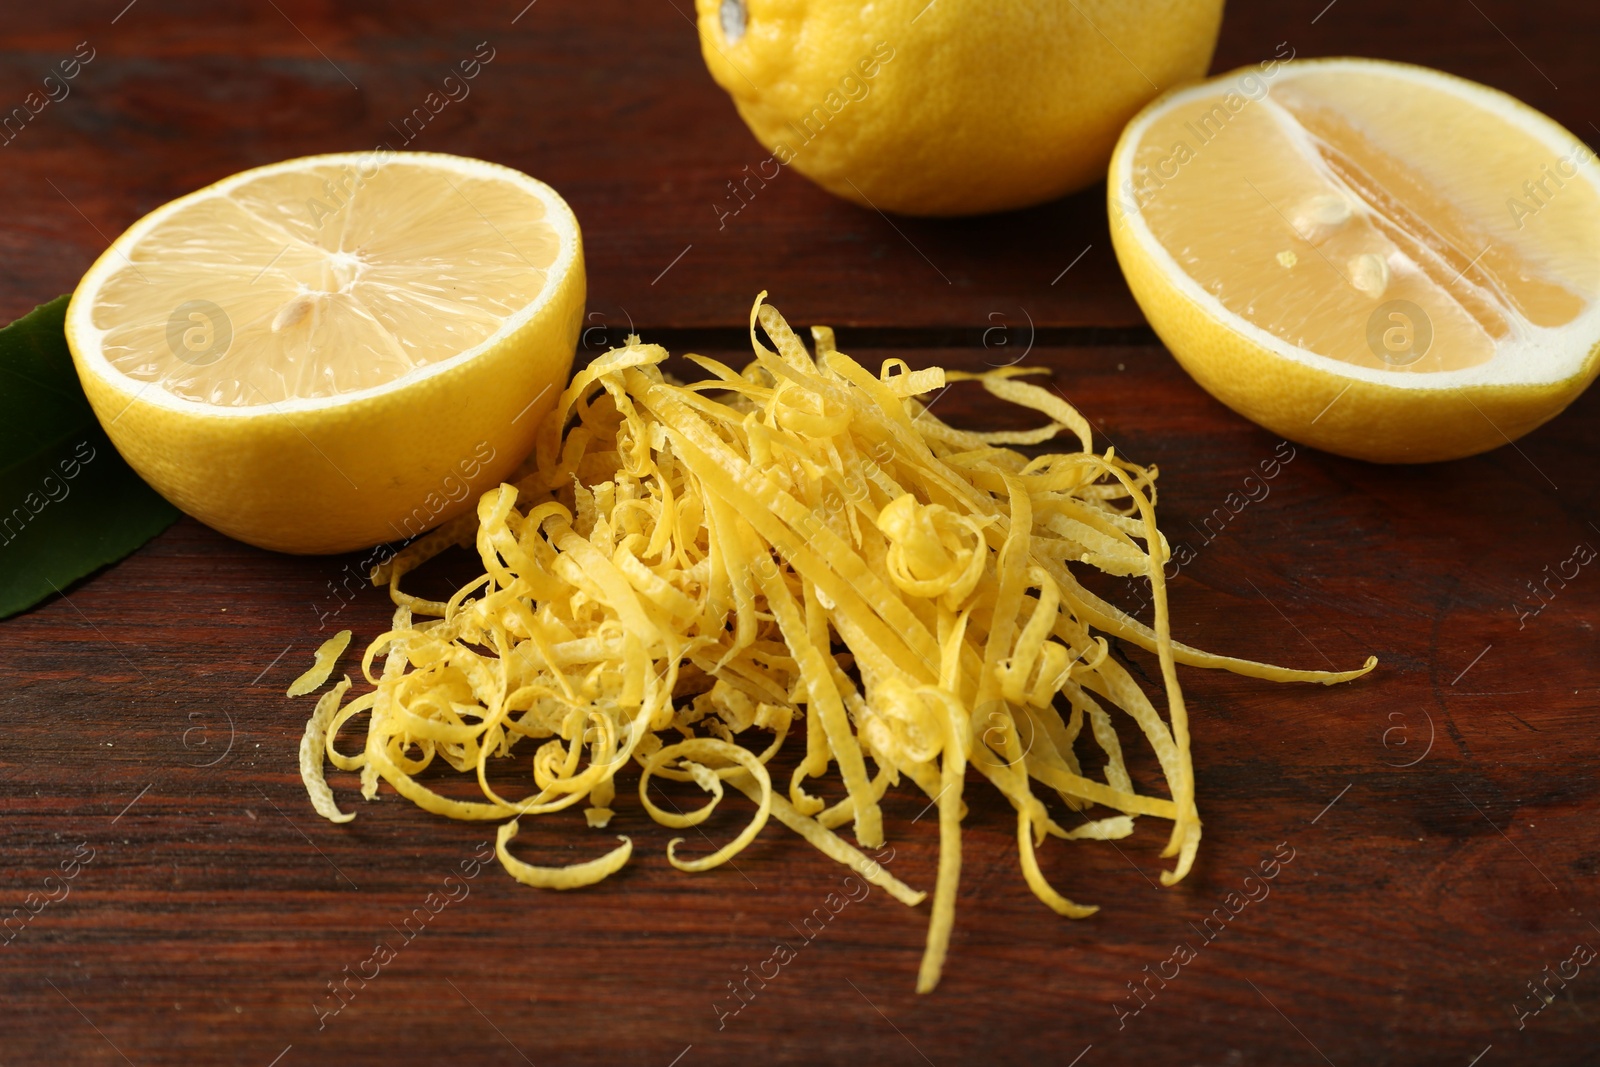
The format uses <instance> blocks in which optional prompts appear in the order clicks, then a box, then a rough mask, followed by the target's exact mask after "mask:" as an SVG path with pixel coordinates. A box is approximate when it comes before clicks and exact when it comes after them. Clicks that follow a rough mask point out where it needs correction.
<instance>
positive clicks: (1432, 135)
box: [1107, 59, 1600, 462]
mask: <svg viewBox="0 0 1600 1067" xmlns="http://www.w3.org/2000/svg"><path fill="white" fill-rule="evenodd" d="M1107 192H1108V201H1109V208H1110V214H1111V229H1112V240H1113V244H1114V245H1115V247H1116V251H1117V258H1118V260H1119V262H1120V263H1121V265H1122V269H1123V273H1124V274H1125V275H1126V276H1127V279H1128V284H1129V286H1130V287H1131V288H1132V290H1133V294H1134V296H1135V298H1137V300H1138V301H1139V305H1140V306H1141V307H1142V308H1143V309H1144V312H1145V315H1146V317H1148V318H1149V320H1150V323H1151V325H1152V326H1153V327H1154V328H1155V330H1156V332H1157V333H1158V334H1159V335H1160V336H1161V339H1162V340H1163V341H1164V342H1166V344H1167V347H1169V348H1170V349H1171V350H1172V353H1173V355H1175V356H1176V357H1177V359H1178V361H1179V362H1180V363H1182V364H1183V366H1184V367H1185V369H1187V370H1188V371H1189V373H1190V374H1192V375H1193V376H1194V378H1195V379H1196V380H1197V381H1198V382H1199V383H1200V384H1201V385H1202V386H1204V387H1205V388H1206V389H1207V390H1208V391H1209V392H1210V393H1211V394H1212V395H1213V396H1215V397H1217V398H1218V399H1219V400H1221V401H1222V402H1223V403H1225V404H1227V405H1228V406H1229V407H1231V408H1233V409H1234V410H1235V411H1238V412H1239V413H1240V414H1242V415H1245V416H1246V417H1248V418H1250V419H1253V420H1255V421H1256V422H1258V423H1260V424H1261V425H1263V426H1265V427H1267V428H1268V429H1271V430H1273V431H1274V432H1276V433H1279V434H1282V435H1284V436H1286V437H1289V438H1291V439H1293V440H1295V441H1299V442H1303V443H1305V444H1309V445H1312V446H1315V447H1318V448H1323V449H1326V450H1328V451H1330V452H1336V453H1339V454H1341V455H1346V456H1352V457H1356V458H1359V459H1368V460H1374V461H1378V462H1417V461H1427V460H1441V459H1452V458H1456V457H1459V456H1466V455H1471V454H1473V453H1476V452H1482V451H1484V450H1486V449H1490V448H1494V447H1496V446H1497V445H1501V444H1504V443H1506V442H1508V441H1511V440H1514V439H1515V438H1517V437H1519V436H1521V435H1522V434H1525V433H1527V432H1528V431H1529V430H1532V429H1533V428H1534V427H1536V426H1538V425H1540V424H1541V423H1543V422H1545V421H1546V420H1548V419H1550V418H1551V417H1553V416H1554V415H1556V414H1557V413H1558V412H1560V411H1561V410H1562V409H1563V408H1564V407H1566V406H1567V404H1569V403H1571V401H1572V400H1573V399H1574V398H1576V397H1577V396H1578V394H1579V393H1581V392H1582V391H1583V389H1584V388H1585V387H1586V386H1588V384H1589V383H1590V382H1591V381H1592V380H1593V379H1594V377H1595V374H1596V371H1597V370H1600V164H1597V163H1596V160H1595V154H1594V152H1592V151H1591V150H1590V149H1589V148H1588V147H1587V146H1586V145H1585V144H1584V143H1583V142H1582V141H1580V140H1579V139H1578V138H1577V137H1575V136H1573V134H1571V133H1569V132H1568V131H1567V130H1565V129H1563V128H1562V127H1561V126H1559V125H1557V124H1556V123H1555V122H1554V121H1552V120H1551V119H1549V118H1547V117H1546V116H1544V115H1542V114H1540V113H1539V112H1537V111H1535V110H1533V109H1532V108H1530V107H1528V106H1526V105H1525V104H1522V103H1520V102H1519V101H1517V100H1515V99H1513V98H1511V97H1509V96H1507V95H1505V94H1504V93H1500V92H1497V91H1495V90H1493V89H1490V88H1487V87H1485V86H1482V85H1478V84H1476V83H1473V82H1469V81H1464V80H1462V79H1460V78H1455V77H1452V76H1450V75H1448V74H1443V73H1440V72H1439V71H1434V70H1428V69H1425V68H1422V67H1413V66H1407V65H1402V64H1397V63H1385V62H1379V61H1375V60H1365V59H1327V60H1313V61H1300V62H1294V63H1277V62H1271V61H1269V62H1266V63H1262V64H1260V65H1258V66H1255V67H1247V68H1243V69H1241V70H1237V71H1234V72H1232V73H1230V74H1224V75H1222V76H1220V77H1216V78H1212V79H1210V80H1209V81H1205V82H1202V83H1199V84H1197V85H1193V86H1189V87H1187V88H1183V89H1179V90H1176V91H1173V92H1170V93H1168V94H1167V95H1165V96H1163V97H1161V98H1160V99H1158V100H1156V101H1155V102H1153V103H1151V104H1150V105H1149V106H1148V107H1147V108H1145V110H1144V111H1142V112H1140V114H1139V115H1138V116H1136V117H1135V118H1134V120H1133V121H1132V122H1131V123H1130V124H1129V125H1128V128H1127V129H1126V130H1125V131H1124V132H1123V135H1122V139H1121V141H1120V142H1119V143H1118V145H1117V150H1116V153H1115V155H1114V156H1113V158H1112V161H1111V171H1110V175H1109V181H1108V190H1107Z"/></svg>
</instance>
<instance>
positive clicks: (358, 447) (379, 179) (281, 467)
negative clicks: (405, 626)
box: [67, 150, 584, 553]
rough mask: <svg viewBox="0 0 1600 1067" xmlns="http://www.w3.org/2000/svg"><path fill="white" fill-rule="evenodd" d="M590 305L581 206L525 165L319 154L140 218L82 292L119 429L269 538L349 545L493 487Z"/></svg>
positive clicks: (174, 481) (151, 463) (185, 498)
mask: <svg viewBox="0 0 1600 1067" xmlns="http://www.w3.org/2000/svg"><path fill="white" fill-rule="evenodd" d="M583 304H584V267H583V246H582V240H581V237H580V234H579V230H578V222H577V219H576V218H574V217H573V214H572V211H571V209H570V208H569V207H568V206H567V204H566V203H565V202H564V201H563V200H562V199H561V197H560V196H558V195H557V194H556V193H555V191H554V190H552V189H551V188H550V187H549V186H547V185H545V184H544V183H542V182H539V181H536V180H534V179H533V178H530V177H528V176H527V175H525V174H522V173H519V172H517V171H514V170H511V169H509V168H507V167H502V166H498V165H496V164H493V163H485V162H482V161H480V160H473V159H463V158H461V157H458V156H448V155H438V154H433V153H409V152H391V151H387V150H379V151H377V152H371V153H348V154H340V155H324V156H308V157H305V158H302V159H293V160H289V161H287V162H284V163H277V164H273V165H271V166H266V167H260V168H257V169H255V170H249V171H245V172H243V173H241V174H235V175H233V176H232V177H230V178H225V179H223V180H222V181H220V182H217V183H216V184H215V185H212V186H209V187H208V188H205V189H201V190H200V191H199V192H195V193H191V194H189V195H188V196H185V197H182V198H181V199H178V200H174V201H173V202H172V203H170V204H166V205H165V206H163V207H160V208H157V209H156V210H155V211H153V212H151V213H150V214H149V215H146V216H145V217H144V218H142V219H140V220H139V221H138V222H136V223H134V224H133V226H132V227H130V228H129V229H128V231H127V232H126V233H124V234H123V235H122V236H121V237H119V238H117V240H116V241H115V242H113V243H112V245H111V247H110V248H109V249H108V250H107V251H106V252H105V254H103V255H102V256H101V257H100V258H99V260H97V261H96V262H95V264H94V266H92V267H91V268H90V269H89V272H88V273H87V274H86V275H84V278H83V281H82V282H80V283H79V285H78V288H77V291H76V292H75V293H74V294H73V298H72V303H71V306H70V307H69V309H68V312H67V341H68V344H69V345H70V346H71V349H72V355H73V359H74V361H75V362H76V364H77V368H78V376H79V378H80V379H81V380H82V382H83V386H84V390H85V392H86V393H87V394H88V397H89V401H90V403H91V404H92V405H93V407H94V410H95V413H96V414H97V415H98V416H99V418H100V421H101V423H102V424H103V425H104V426H105V428H106V431H107V433H108V434H109V435H110V437H111V440H112V442H113V443H114V444H115V445H116V446H117V449H118V451H119V452H121V453H122V455H123V456H124V457H125V458H126V459H127V461H128V462H129V464H130V465H131V466H132V467H133V468H134V469H135V470H136V471H138V472H139V474H140V475H141V476H143V477H144V479H145V480H146V481H148V482H149V483H150V484H151V485H152V486H154V487H155V488H156V489H157V490H158V491H160V492H161V493H162V494H163V495H164V496H166V497H167V499H169V500H171V501H172V502H173V503H174V504H176V505H177V506H178V507H180V508H182V509H183V510H184V511H186V512H188V513H189V514H190V515H193V516H194V517H195V518H197V519H199V520H200V521H202V522H204V523H207V524H208V525H210V526H213V527H215V528H216V529H218V530H221V531H222V532H223V533H226V534H229V535H230V536H233V537H236V538H238V539H240V540H242V541H247V542H249V543H251V544H255V545H260V546H262V547H264V548H271V549H277V550H280V551H286V552H304V553H321V552H338V551H344V550H348V549H355V548H362V547H366V546H369V545H373V544H377V543H379V542H383V541H395V540H403V539H406V538H409V537H414V536H416V535H417V534H419V533H421V532H423V531H424V530H427V529H429V528H431V527H433V526H435V525H437V524H438V523H440V522H443V521H445V520H446V519H449V518H451V517H453V516H454V515H456V514H458V513H460V512H461V511H464V510H466V509H467V508H469V507H471V506H472V504H473V502H474V501H475V500H476V498H477V494H478V493H479V492H481V491H483V490H484V489H486V488H488V487H490V486H493V485H494V484H496V483H497V482H498V481H499V480H500V479H501V478H503V477H505V476H506V475H507V474H509V473H510V472H511V470H512V469H513V468H515V467H516V466H517V464H518V463H519V462H520V461H521V460H522V459H523V458H524V457H525V456H526V455H527V454H528V452H529V451H530V450H531V448H532V445H533V440H534V434H535V430H536V428H537V426H538V424H539V420H540V419H541V418H542V417H543V416H544V414H545V412H546V411H548V410H549V409H550V407H551V406H552V405H553V404H554V403H555V400H556V397H557V396H558V395H559V394H560V392H561V388H562V386H563V385H564V384H565V381H566V375H567V372H568V371H569V370H570V368H571V364H572V357H573V352H574V349H575V347H576V343H577V336H578V330H579V327H580V325H581V320H582V315H583Z"/></svg>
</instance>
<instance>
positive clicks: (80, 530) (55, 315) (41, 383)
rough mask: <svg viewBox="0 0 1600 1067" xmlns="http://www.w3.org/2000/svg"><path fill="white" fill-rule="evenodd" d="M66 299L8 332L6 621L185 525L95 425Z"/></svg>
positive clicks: (1, 544) (3, 513)
mask: <svg viewBox="0 0 1600 1067" xmlns="http://www.w3.org/2000/svg"><path fill="white" fill-rule="evenodd" d="M68 299H69V298H68V297H65V296H63V297H58V298H56V299H55V300H52V301H50V303H48V304H41V305H40V306H38V307H36V308H34V309H33V310H32V311H30V312H29V313H28V314H26V315H24V316H23V317H22V318H20V319H18V320H17V321H16V322H13V323H12V324H11V325H10V326H7V327H5V328H4V329H0V619H3V618H6V617H7V616H10V615H15V614H16V613H17V612H19V611H23V610H25V609H27V608H30V607H32V606H33V605H35V604H37V603H38V602H39V601H41V600H43V599H44V598H46V597H48V596H50V595H51V594H52V593H59V592H61V591H62V590H64V589H66V587H67V586H68V585H70V584H71V583H73V582H75V581H77V580H78V579H79V578H82V577H83V576H84V575H86V574H89V573H91V572H92V571H94V570H96V569H98V568H100V567H103V566H105V565H106V564H107V563H114V562H116V561H117V560H119V559H121V558H122V557H123V556H126V555H127V554H128V553H130V552H132V551H133V550H134V549H136V548H138V547H139V546H140V545H142V544H144V543H145V542H146V541H148V540H150V538H152V537H154V536H155V535H156V534H158V533H160V532H161V531H162V530H165V529H166V528H167V527H168V526H170V525H172V522H173V520H174V519H176V518H177V517H178V510H177V509H176V508H174V507H173V506H172V505H171V504H169V503H167V502H166V501H165V500H163V499H162V498H161V496H160V495H159V494H157V493H156V491H155V490H154V489H151V488H150V487H149V486H148V485H146V484H145V483H144V482H143V481H142V480H140V478H139V476H138V475H137V474H135V473H133V470H132V469H131V468H130V467H129V466H128V465H127V464H126V463H124V462H123V460H122V457H121V456H119V455H118V454H117V450H116V449H115V448H113V447H112V445H111V441H110V439H108V438H107V437H106V433H105V431H104V430H102V429H101V428H100V423H99V422H98V421H96V419H95V417H94V411H93V410H91V409H90V407H89V401H88V399H87V398H85V397H84V395H83V387H82V386H81V385H79V384H78V373H77V371H76V370H75V369H74V368H73V366H72V353H71V352H69V351H68V350H67V336H66V331H65V322H66V315H67V301H68Z"/></svg>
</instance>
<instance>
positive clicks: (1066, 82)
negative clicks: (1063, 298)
mask: <svg viewBox="0 0 1600 1067" xmlns="http://www.w3.org/2000/svg"><path fill="white" fill-rule="evenodd" d="M696 7H697V8H698V10H699V16H700V42H701V50H702V52H703V53H704V55H705V59H706V65H707V66H708V67H709V68H710V69H711V74H712V77H714V78H715V79H716V80H717V83H718V84H719V85H721V86H722V87H723V88H724V89H726V90H727V91H728V93H729V95H731V96H732V97H733V101H734V104H735V106H737V107H738V109H739V114H740V116H742V117H743V118H744V121H745V123H746V124H747V125H748V126H749V127H750V129H751V132H753V133H754V134H755V135H756V137H757V139H758V140H760V141H761V143H762V144H763V145H765V146H766V148H767V149H768V150H769V151H770V152H771V153H772V156H771V161H770V162H768V161H761V162H760V163H758V164H756V165H755V166H754V167H752V168H748V169H749V171H750V175H759V177H758V178H756V180H758V181H759V180H771V179H772V178H774V177H776V176H777V174H778V173H779V170H780V168H781V167H783V166H788V165H793V166H794V167H795V169H797V170H799V171H800V172H801V173H803V174H805V175H806V176H807V177H809V178H811V179H812V180H813V181H815V182H816V183H817V184H818V185H821V186H822V187H823V188H824V189H827V190H828V191H829V192H832V193H835V194H837V195H838V196H842V197H844V198H846V199H848V200H853V201H855V202H856V203H858V204H864V205H866V206H869V207H874V208H878V209H880V210H882V211H893V212H898V213H900V214H905V215H976V214H982V213H985V212H991V211H1005V210H1009V209H1011V208H1019V207H1026V206H1028V205H1030V204H1037V203H1042V202H1043V201H1046V200H1050V199H1053V198H1055V197H1058V196H1062V195H1064V194H1066V193H1070V192H1073V191H1075V190H1077V189H1081V188H1083V187H1084V186H1087V185H1090V184H1092V183H1094V182H1096V181H1099V180H1100V179H1101V178H1103V177H1104V176H1105V172H1106V165H1107V163H1108V162H1109V161H1110V159H1111V150H1112V148H1113V147H1114V146H1115V144H1116V141H1117V136H1118V134H1119V133H1121V131H1122V127H1123V126H1124V125H1125V124H1126V123H1127V121H1128V120H1129V119H1130V118H1132V117H1133V115H1134V113H1135V112H1137V111H1138V110H1139V109H1140V108H1141V107H1142V106H1144V104H1145V103H1147V102H1148V101H1150V100H1151V99H1153V98H1154V97H1155V96H1156V95H1157V94H1158V93H1160V92H1161V91H1163V90H1165V89H1168V88H1171V87H1172V86H1173V85H1175V84H1178V83H1180V82H1185V81H1190V80H1193V79H1195V78H1198V77H1200V76H1201V75H1203V74H1204V73H1205V72H1206V68H1207V67H1208V66H1209V64H1210V62H1211V53H1212V49H1213V48H1214V47H1215V46H1216V41H1217V31H1218V28H1219V27H1220V25H1221V22H1222V0H1064V2H1062V0H1051V2H1048V3H1042V2H1038V0H873V2H871V3H865V4H862V3H859V2H853V0H809V2H802V0H696ZM751 181H752V179H751V177H750V176H748V175H747V176H745V177H744V178H743V179H742V182H743V184H744V186H745V189H746V190H747V192H746V193H744V194H741V195H748V194H749V193H753V192H755V191H756V189H755V188H754V187H752V185H751Z"/></svg>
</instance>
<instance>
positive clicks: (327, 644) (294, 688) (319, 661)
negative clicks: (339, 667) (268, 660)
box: [289, 630, 350, 697]
mask: <svg viewBox="0 0 1600 1067" xmlns="http://www.w3.org/2000/svg"><path fill="white" fill-rule="evenodd" d="M349 647H350V631H349V630H340V631H339V632H338V633H336V634H334V635H333V636H332V637H330V638H328V639H327V640H326V641H324V642H322V644H320V645H318V646H317V651H316V653H315V654H314V655H313V657H312V663H311V667H310V668H309V669H308V670H307V671H306V672H305V673H304V674H302V675H301V676H300V677H298V678H296V679H295V680H294V681H292V682H290V683H289V695H290V696H292V697H303V696H305V695H306V694H307V693H314V692H316V691H317V690H318V689H319V688H321V686H322V683H323V682H326V681H327V680H328V677H329V675H331V674H333V668H334V664H336V663H338V662H339V657H340V656H342V655H344V650H345V649H347V648H349Z"/></svg>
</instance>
